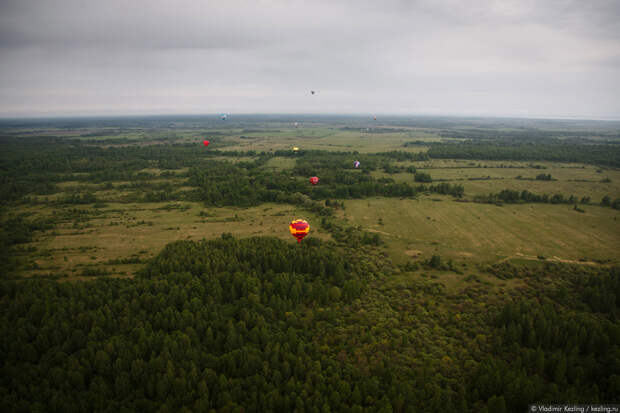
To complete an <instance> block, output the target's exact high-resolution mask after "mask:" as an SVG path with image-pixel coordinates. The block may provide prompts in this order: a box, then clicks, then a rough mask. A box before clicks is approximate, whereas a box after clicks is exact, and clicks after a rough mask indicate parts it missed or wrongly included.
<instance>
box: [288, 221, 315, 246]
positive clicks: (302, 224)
mask: <svg viewBox="0 0 620 413" xmlns="http://www.w3.org/2000/svg"><path fill="white" fill-rule="evenodd" d="M288 230H289V231H291V235H292V236H294V237H295V238H297V242H301V240H302V239H304V237H305V236H306V235H308V232H309V231H310V225H308V223H307V222H306V221H304V220H303V219H296V220H294V221H291V225H289V226H288Z"/></svg>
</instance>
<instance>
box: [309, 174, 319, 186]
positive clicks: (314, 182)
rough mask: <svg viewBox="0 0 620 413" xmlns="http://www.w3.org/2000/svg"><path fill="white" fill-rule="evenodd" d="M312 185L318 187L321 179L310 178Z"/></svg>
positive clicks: (316, 177)
mask: <svg viewBox="0 0 620 413" xmlns="http://www.w3.org/2000/svg"><path fill="white" fill-rule="evenodd" d="M310 183H311V184H312V185H316V184H318V183H319V177H318V176H313V177H312V178H310Z"/></svg>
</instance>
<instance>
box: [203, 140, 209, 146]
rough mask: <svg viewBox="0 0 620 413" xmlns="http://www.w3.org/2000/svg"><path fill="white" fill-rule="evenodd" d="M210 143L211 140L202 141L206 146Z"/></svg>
mask: <svg viewBox="0 0 620 413" xmlns="http://www.w3.org/2000/svg"><path fill="white" fill-rule="evenodd" d="M210 143H211V142H209V141H202V144H203V145H204V146H209V144H210Z"/></svg>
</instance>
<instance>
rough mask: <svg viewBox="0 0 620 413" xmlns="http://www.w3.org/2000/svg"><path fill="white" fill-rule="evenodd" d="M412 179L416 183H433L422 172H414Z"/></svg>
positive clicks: (429, 177) (428, 176)
mask: <svg viewBox="0 0 620 413" xmlns="http://www.w3.org/2000/svg"><path fill="white" fill-rule="evenodd" d="M414 179H415V181H416V182H433V179H432V178H431V176H430V175H429V174H427V173H424V172H416V173H415V177H414Z"/></svg>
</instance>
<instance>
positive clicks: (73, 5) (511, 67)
mask: <svg viewBox="0 0 620 413" xmlns="http://www.w3.org/2000/svg"><path fill="white" fill-rule="evenodd" d="M619 21H620V1H616V0H610V1H603V0H578V1H565V0H562V1H559V0H558V1H555V0H533V1H529V0H517V1H503V0H502V1H493V0H467V1H461V0H453V1H437V0H419V1H417V0H402V1H397V0H394V1H391V0H374V1H366V0H351V1H337V0H326V1H321V0H309V1H295V0H287V1H284V0H283V1H275V0H274V1H267V0H254V1H251V0H247V1H235V0H221V1H220V0H211V1H207V0H205V1H199V0H195V1H186V0H183V1H178V0H176V1H172V0H170V1H159V0H144V1H136V0H132V1H126V0H122V1H116V0H113V1H110V0H106V1H90V0H83V1H77V0H76V1H64V0H63V1H60V0H58V1H56V0H46V1H43V0H41V1H31V0H15V1H7V0H0V117H11V116H67V115H123V114H124V115H140V114H174V113H179V114H181V113H187V114H190V113H194V114H199V113H222V112H226V113H232V114H234V113H367V114H379V115H380V114H403V115H407V114H453V115H491V116H506V115H509V116H510V115H513V116H532V117H594V118H616V119H618V118H620V29H619V27H620V23H619ZM310 90H315V91H316V94H315V95H311V94H310Z"/></svg>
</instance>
